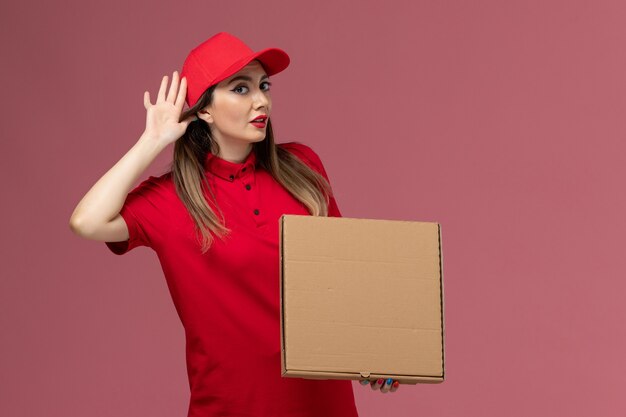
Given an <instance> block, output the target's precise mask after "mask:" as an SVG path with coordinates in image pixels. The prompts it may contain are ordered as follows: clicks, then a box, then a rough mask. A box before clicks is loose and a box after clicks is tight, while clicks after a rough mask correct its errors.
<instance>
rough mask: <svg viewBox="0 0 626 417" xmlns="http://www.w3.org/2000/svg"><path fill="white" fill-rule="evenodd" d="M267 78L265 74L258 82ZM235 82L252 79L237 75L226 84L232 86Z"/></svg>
mask: <svg viewBox="0 0 626 417" xmlns="http://www.w3.org/2000/svg"><path fill="white" fill-rule="evenodd" d="M266 78H269V76H268V75H267V74H265V75H264V76H262V77H261V79H260V80H259V81H263V80H264V79H266ZM237 80H245V81H250V82H251V81H252V77H248V76H247V75H239V76H238V77H235V78H233V79H232V80H230V81H229V82H228V84H232V83H234V82H235V81H237Z"/></svg>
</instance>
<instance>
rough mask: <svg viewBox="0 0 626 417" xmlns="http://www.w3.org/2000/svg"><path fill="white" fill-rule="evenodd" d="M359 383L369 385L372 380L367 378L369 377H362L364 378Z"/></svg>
mask: <svg viewBox="0 0 626 417" xmlns="http://www.w3.org/2000/svg"><path fill="white" fill-rule="evenodd" d="M359 384H361V385H363V386H365V385H369V384H370V381H369V380H367V379H362V380H360V381H359Z"/></svg>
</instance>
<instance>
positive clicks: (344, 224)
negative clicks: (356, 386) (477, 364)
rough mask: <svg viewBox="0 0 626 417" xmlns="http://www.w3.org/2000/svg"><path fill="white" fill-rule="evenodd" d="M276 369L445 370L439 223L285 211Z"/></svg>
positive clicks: (334, 375)
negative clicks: (279, 357) (279, 364)
mask: <svg viewBox="0 0 626 417" xmlns="http://www.w3.org/2000/svg"><path fill="white" fill-rule="evenodd" d="M280 234H281V236H280V251H281V254H280V257H281V268H280V278H281V339H282V340H281V343H282V349H283V351H282V368H283V369H282V372H283V376H292V377H306V378H331V379H359V378H361V377H369V378H378V377H393V378H394V379H399V380H400V381H401V382H404V383H416V382H441V381H443V379H444V339H443V337H444V328H443V271H442V262H441V260H442V258H441V243H440V242H441V229H440V225H439V224H438V223H434V222H414V221H398V220H375V219H354V218H346V217H317V216H300V215H284V216H282V217H281V220H280Z"/></svg>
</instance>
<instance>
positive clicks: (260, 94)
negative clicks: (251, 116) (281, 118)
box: [254, 90, 270, 110]
mask: <svg viewBox="0 0 626 417" xmlns="http://www.w3.org/2000/svg"><path fill="white" fill-rule="evenodd" d="M269 105H270V98H269V97H268V95H267V94H266V92H265V91H261V90H257V91H256V93H255V95H254V107H255V109H260V108H262V107H265V109H266V110H269Z"/></svg>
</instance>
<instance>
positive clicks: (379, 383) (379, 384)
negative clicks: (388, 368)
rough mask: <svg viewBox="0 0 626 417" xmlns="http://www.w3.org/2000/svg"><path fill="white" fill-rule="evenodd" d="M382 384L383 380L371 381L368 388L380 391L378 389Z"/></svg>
mask: <svg viewBox="0 0 626 417" xmlns="http://www.w3.org/2000/svg"><path fill="white" fill-rule="evenodd" d="M384 382H385V380H384V379H382V378H378V379H375V380H373V381H372V384H371V385H370V386H371V387H372V389H373V390H378V389H380V387H382V386H383V383H384Z"/></svg>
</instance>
